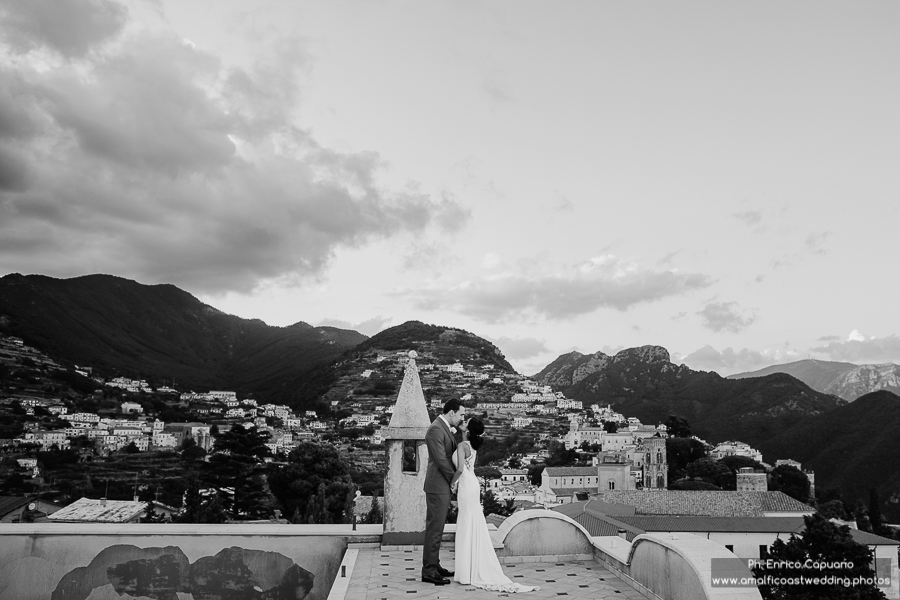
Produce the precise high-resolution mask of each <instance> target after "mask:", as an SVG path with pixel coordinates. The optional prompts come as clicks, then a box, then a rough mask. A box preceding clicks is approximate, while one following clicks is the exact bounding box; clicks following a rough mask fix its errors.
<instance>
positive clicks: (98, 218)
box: [0, 0, 900, 374]
mask: <svg viewBox="0 0 900 600" xmlns="http://www.w3.org/2000/svg"><path fill="white" fill-rule="evenodd" d="M898 23H900V3H897V2H891V1H887V0H884V1H865V0H852V1H851V0H846V1H845V0H814V1H809V2H804V1H795V2H781V1H777V2H767V1H758V2H720V1H713V0H710V1H707V2H689V1H686V2H678V3H662V2H660V3H626V2H606V1H601V2H598V1H595V0H590V1H583V2H582V1H575V0H573V1H570V2H564V3H560V2H550V1H546V0H545V1H542V2H534V1H528V0H515V1H512V0H508V1H500V0H498V1H494V2H474V1H467V0H462V1H452V2H449V1H448V2H418V1H404V2H396V1H388V0H378V1H374V2H372V1H366V2H363V1H358V0H353V1H346V0H327V1H321V2H320V1H315V2H308V1H300V2H298V1H296V0H283V1H282V0H271V1H259V2H241V1H236V0H234V1H232V0H172V1H168V0H134V1H133V2H120V1H118V0H27V1H23V0H0V274H5V273H11V272H19V273H42V274H46V275H51V276H55V277H73V276H78V275H84V274H89V273H111V274H115V275H119V276H122V277H127V278H130V279H135V280H137V281H140V282H142V283H147V284H152V283H174V284H176V285H178V286H179V287H181V288H183V289H185V290H187V291H189V292H191V293H193V294H194V295H196V296H197V297H199V298H200V299H202V300H203V301H205V302H207V303H209V304H211V305H213V306H215V307H217V308H219V309H221V310H224V311H226V312H230V313H233V314H236V315H239V316H242V317H247V318H260V319H263V320H264V321H266V322H267V323H269V324H271V325H280V326H281V325H289V324H292V323H295V322H297V321H305V322H308V323H311V324H329V325H336V326H342V327H349V328H354V329H357V330H359V331H361V332H363V333H366V334H369V335H371V334H374V333H376V332H377V331H379V330H380V329H383V328H385V327H389V326H391V325H396V324H399V323H402V322H403V321H406V320H410V319H418V320H421V321H425V322H428V323H436V324H441V325H449V326H455V327H460V328H463V329H466V330H469V331H471V332H473V333H476V334H478V335H481V336H483V337H486V338H488V339H491V340H493V341H494V342H495V343H497V345H498V346H499V347H500V348H501V349H502V350H503V351H504V352H505V353H506V355H507V357H508V358H509V359H510V362H511V363H512V364H513V366H515V367H516V368H517V369H518V370H519V371H520V372H523V373H527V374H530V373H534V372H536V371H537V370H539V369H540V368H542V367H543V366H545V365H546V364H547V363H548V362H550V361H551V360H552V359H554V358H555V357H556V356H558V355H559V354H562V353H564V352H569V351H572V350H578V351H580V352H584V353H588V352H596V351H600V350H602V351H604V352H607V353H611V352H615V351H616V350H618V349H621V348H627V347H633V346H639V345H645V344H657V345H661V346H664V347H665V348H667V349H668V350H669V351H670V353H671V354H672V357H673V359H674V360H676V361H677V362H685V363H686V364H688V365H689V366H691V367H693V368H700V369H706V370H715V371H718V372H719V373H722V374H729V373H734V372H740V371H746V370H754V369H757V368H761V367H763V366H767V365H769V364H773V363H776V362H787V361H792V360H799V359H802V358H807V357H814V358H819V359H827V360H839V361H848V362H856V363H865V362H869V363H871V362H876V363H877V362H895V363H900V337H898V334H900V317H898V314H897V313H898V310H897V309H898V304H897V297H898V290H900V283H898V275H897V272H898V270H897V262H898V261H897V257H898V254H900V251H898V247H900V245H898V237H897V230H898V227H897V224H898V223H900V208H898V207H900V169H898V165H900V110H898V109H897V107H898V106H900V33H898V26H897V24H898Z"/></svg>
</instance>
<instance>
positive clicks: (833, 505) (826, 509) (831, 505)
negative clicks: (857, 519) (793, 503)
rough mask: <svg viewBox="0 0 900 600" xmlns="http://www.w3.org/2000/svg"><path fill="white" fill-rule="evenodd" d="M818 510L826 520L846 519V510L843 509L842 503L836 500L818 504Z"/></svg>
mask: <svg viewBox="0 0 900 600" xmlns="http://www.w3.org/2000/svg"><path fill="white" fill-rule="evenodd" d="M818 510H819V514H820V515H822V516H823V517H825V518H826V519H841V520H842V521H843V520H845V519H846V518H847V509H846V508H845V507H844V503H843V502H842V501H840V500H839V499H837V498H835V499H834V500H829V501H828V502H820V503H819V506H818Z"/></svg>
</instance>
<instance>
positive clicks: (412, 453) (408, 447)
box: [401, 440, 419, 473]
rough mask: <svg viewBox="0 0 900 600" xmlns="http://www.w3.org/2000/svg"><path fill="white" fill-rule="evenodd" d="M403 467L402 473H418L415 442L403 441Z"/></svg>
mask: <svg viewBox="0 0 900 600" xmlns="http://www.w3.org/2000/svg"><path fill="white" fill-rule="evenodd" d="M402 448H403V456H402V459H401V460H402V461H403V467H402V470H403V472H404V473H416V472H418V466H419V465H418V453H417V452H416V440H403V447H402Z"/></svg>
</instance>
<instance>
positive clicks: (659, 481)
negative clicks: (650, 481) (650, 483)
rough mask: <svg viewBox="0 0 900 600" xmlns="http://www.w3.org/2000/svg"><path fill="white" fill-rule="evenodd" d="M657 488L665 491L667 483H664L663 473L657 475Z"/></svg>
mask: <svg viewBox="0 0 900 600" xmlns="http://www.w3.org/2000/svg"><path fill="white" fill-rule="evenodd" d="M656 487H658V488H659V489H663V488H664V487H666V485H665V482H664V481H663V476H662V473H658V474H657V475H656Z"/></svg>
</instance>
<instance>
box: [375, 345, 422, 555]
mask: <svg viewBox="0 0 900 600" xmlns="http://www.w3.org/2000/svg"><path fill="white" fill-rule="evenodd" d="M416 356H417V354H416V352H415V351H411V352H410V353H409V362H407V363H406V372H405V373H404V374H403V384H402V385H401V386H400V393H399V394H397V404H395V405H394V414H393V415H392V416H391V423H390V425H388V426H387V427H386V428H384V430H382V434H381V435H382V437H383V438H384V443H385V446H386V455H387V467H388V468H387V471H386V472H385V475H384V533H383V535H382V538H381V544H382V547H393V546H405V545H415V544H422V543H423V541H424V539H425V515H426V510H425V470H426V467H427V466H428V448H427V447H426V446H425V432H427V431H428V427H429V426H430V425H431V422H430V421H429V420H428V407H427V406H425V394H424V393H423V392H422V382H421V381H419V370H418V369H417V368H416ZM405 447H406V448H408V450H409V451H410V452H409V453H413V454H414V455H415V467H414V470H409V471H404V456H405V455H408V454H409V453H407V452H406V451H405Z"/></svg>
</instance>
